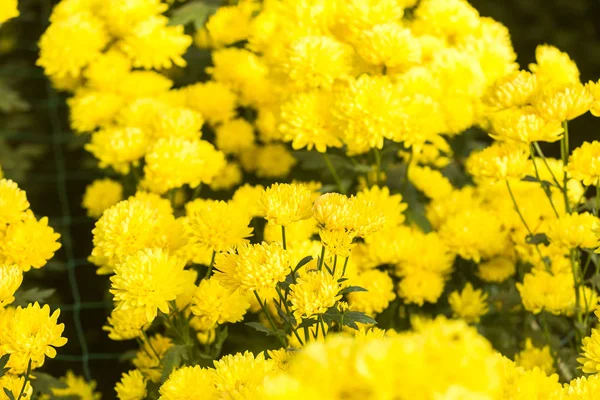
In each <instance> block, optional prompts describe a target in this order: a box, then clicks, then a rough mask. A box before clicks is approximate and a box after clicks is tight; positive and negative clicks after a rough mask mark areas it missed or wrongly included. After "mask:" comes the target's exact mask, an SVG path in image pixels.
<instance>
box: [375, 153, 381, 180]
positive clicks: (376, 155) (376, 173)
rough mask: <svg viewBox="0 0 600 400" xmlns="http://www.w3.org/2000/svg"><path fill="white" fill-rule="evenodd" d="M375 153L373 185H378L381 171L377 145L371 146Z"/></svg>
mask: <svg viewBox="0 0 600 400" xmlns="http://www.w3.org/2000/svg"><path fill="white" fill-rule="evenodd" d="M373 152H374V153H375V185H379V173H380V172H381V153H380V152H379V149H378V148H377V147H375V148H373Z"/></svg>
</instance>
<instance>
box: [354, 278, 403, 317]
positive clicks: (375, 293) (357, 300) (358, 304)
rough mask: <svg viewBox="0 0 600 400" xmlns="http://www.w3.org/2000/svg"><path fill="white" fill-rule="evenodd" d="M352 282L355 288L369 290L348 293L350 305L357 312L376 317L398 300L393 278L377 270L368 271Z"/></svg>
mask: <svg viewBox="0 0 600 400" xmlns="http://www.w3.org/2000/svg"><path fill="white" fill-rule="evenodd" d="M350 282H351V284H352V285H353V286H359V287H362V288H364V289H366V290H367V291H366V292H352V293H348V304H349V305H350V307H351V308H352V309H353V310H355V311H362V312H364V313H365V314H368V315H371V316H374V315H375V314H378V313H380V312H382V311H383V310H385V309H386V308H387V306H388V305H389V304H390V302H391V301H392V300H394V299H395V298H396V293H395V292H394V283H393V281H392V278H390V276H389V275H388V274H387V273H385V272H382V271H379V270H376V269H372V270H368V271H365V272H363V273H361V274H359V275H358V276H357V277H355V278H352V279H351V280H350Z"/></svg>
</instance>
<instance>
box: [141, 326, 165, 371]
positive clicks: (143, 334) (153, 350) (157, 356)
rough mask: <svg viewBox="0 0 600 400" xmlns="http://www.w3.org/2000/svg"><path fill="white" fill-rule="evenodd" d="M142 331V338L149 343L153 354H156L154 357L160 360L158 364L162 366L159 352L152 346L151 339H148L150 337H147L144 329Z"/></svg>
mask: <svg viewBox="0 0 600 400" xmlns="http://www.w3.org/2000/svg"><path fill="white" fill-rule="evenodd" d="M140 331H142V336H143V337H144V340H145V341H146V343H148V347H150V350H152V353H154V355H155V356H156V359H157V360H158V363H159V364H160V356H159V355H158V352H157V351H156V349H155V348H154V346H152V343H150V339H148V335H146V332H145V331H144V330H143V329H140Z"/></svg>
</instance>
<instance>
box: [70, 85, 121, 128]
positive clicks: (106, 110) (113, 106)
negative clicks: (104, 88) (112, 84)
mask: <svg viewBox="0 0 600 400" xmlns="http://www.w3.org/2000/svg"><path fill="white" fill-rule="evenodd" d="M67 103H68V104H69V108H70V111H71V128H73V130H74V131H75V132H77V133H85V132H92V131H93V130H95V129H96V128H98V127H104V126H108V125H109V124H110V123H111V122H112V120H113V119H114V118H115V116H116V115H117V113H118V112H119V111H120V110H121V108H122V107H123V98H122V97H121V96H119V95H118V94H115V93H110V92H97V91H91V90H87V89H82V90H77V91H76V92H75V95H74V96H73V97H71V98H70V99H68V100H67Z"/></svg>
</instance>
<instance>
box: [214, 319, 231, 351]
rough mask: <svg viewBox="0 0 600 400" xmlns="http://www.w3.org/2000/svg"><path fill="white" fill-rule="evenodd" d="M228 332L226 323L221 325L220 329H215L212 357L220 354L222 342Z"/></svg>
mask: <svg viewBox="0 0 600 400" xmlns="http://www.w3.org/2000/svg"><path fill="white" fill-rule="evenodd" d="M228 332H229V331H228V328H227V325H225V326H223V327H222V328H221V329H220V330H217V337H216V338H215V343H214V347H213V352H212V356H213V359H217V358H218V357H219V356H220V355H221V351H222V350H223V343H225V340H226V339H227V336H228Z"/></svg>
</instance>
